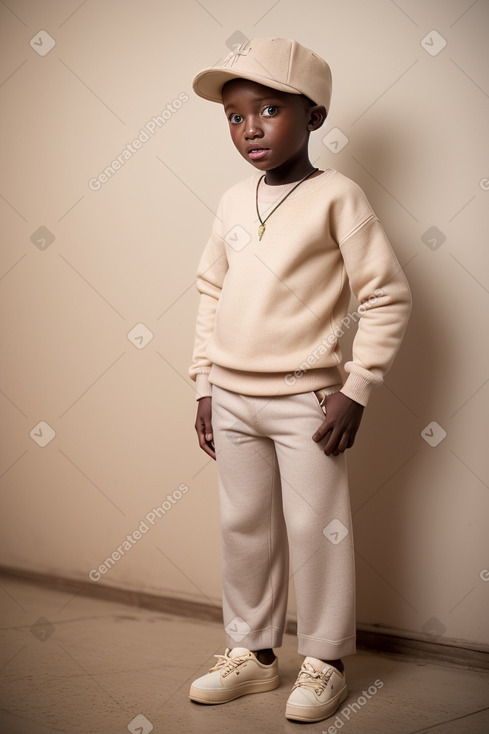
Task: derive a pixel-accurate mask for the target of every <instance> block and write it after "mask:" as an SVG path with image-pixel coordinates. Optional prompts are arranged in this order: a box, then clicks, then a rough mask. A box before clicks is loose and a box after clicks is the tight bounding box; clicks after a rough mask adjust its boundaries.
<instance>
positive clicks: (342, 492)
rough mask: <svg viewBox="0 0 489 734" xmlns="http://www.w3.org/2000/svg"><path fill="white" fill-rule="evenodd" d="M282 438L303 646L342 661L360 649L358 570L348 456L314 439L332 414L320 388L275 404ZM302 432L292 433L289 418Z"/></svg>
mask: <svg viewBox="0 0 489 734" xmlns="http://www.w3.org/2000/svg"><path fill="white" fill-rule="evenodd" d="M274 413H275V415H274V421H275V424H276V425H275V427H273V426H272V425H270V427H269V435H271V436H272V437H273V438H274V441H275V448H276V452H277V459H278V464H279V469H280V474H281V482H282V498H283V506H284V515H285V520H286V526H287V534H288V540H289V546H290V558H291V566H292V575H293V580H294V585H295V590H296V598H297V634H298V650H299V653H301V654H303V655H311V656H313V657H317V658H321V659H325V660H328V659H329V660H334V659H336V658H340V657H342V656H343V655H350V654H352V653H354V652H355V567H354V552H353V539H352V524H351V512H350V500H349V489H348V479H347V470H346V457H345V455H344V454H343V455H340V456H326V455H325V454H324V452H323V448H324V441H323V442H321V443H320V444H316V443H315V442H314V441H312V439H311V437H312V434H313V433H314V432H315V430H316V429H317V428H318V426H319V425H320V423H321V422H322V420H324V415H323V413H322V411H321V408H320V407H319V403H318V401H317V398H316V397H315V395H314V394H313V393H304V394H301V395H292V396H287V397H286V398H281V399H280V400H277V402H276V404H275V408H274ZM285 422H286V423H287V425H288V426H293V427H294V429H293V431H292V430H289V431H287V432H284V430H283V427H284V423H285Z"/></svg>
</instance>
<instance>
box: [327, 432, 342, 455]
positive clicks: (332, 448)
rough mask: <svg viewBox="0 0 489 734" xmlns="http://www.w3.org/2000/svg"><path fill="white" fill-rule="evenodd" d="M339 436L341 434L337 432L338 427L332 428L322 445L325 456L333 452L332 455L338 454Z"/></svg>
mask: <svg viewBox="0 0 489 734" xmlns="http://www.w3.org/2000/svg"><path fill="white" fill-rule="evenodd" d="M341 436H342V434H341V433H340V432H339V430H338V429H333V431H332V432H331V435H330V437H329V439H328V441H327V442H326V445H325V447H324V453H325V454H326V456H330V455H331V454H334V456H338V446H339V443H340V440H341Z"/></svg>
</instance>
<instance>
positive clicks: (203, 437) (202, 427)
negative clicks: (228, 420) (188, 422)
mask: <svg viewBox="0 0 489 734" xmlns="http://www.w3.org/2000/svg"><path fill="white" fill-rule="evenodd" d="M195 430H196V431H197V436H198V439H199V446H200V448H201V449H202V450H203V451H205V453H206V454H208V455H209V456H210V457H211V458H212V459H214V460H215V458H216V450H215V448H214V434H213V432H212V398H211V397H205V398H200V400H199V401H198V407H197V418H196V419H195Z"/></svg>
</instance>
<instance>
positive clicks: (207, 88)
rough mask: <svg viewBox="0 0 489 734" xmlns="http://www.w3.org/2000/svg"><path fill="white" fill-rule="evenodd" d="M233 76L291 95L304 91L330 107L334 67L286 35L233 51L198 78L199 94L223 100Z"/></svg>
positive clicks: (195, 84) (218, 100) (196, 86)
mask: <svg viewBox="0 0 489 734" xmlns="http://www.w3.org/2000/svg"><path fill="white" fill-rule="evenodd" d="M231 79H249V80H250V81H253V82H257V83H258V84H263V85H265V86H266V87H271V88H272V89H278V90H279V91H281V92H289V93H290V94H304V95H305V96H306V97H309V99H311V100H312V101H313V102H315V103H316V104H318V105H324V107H325V108H326V111H328V110H329V103H330V100H331V86H332V80H331V69H330V68H329V66H328V64H327V63H326V61H324V59H322V58H321V57H320V56H318V55H317V54H315V53H314V52H313V51H310V50H309V49H308V48H305V47H304V46H301V44H300V43H298V42H297V41H292V40H290V39H286V38H253V39H252V40H251V41H246V42H245V43H242V44H241V45H240V46H238V47H236V49H235V50H234V51H231V52H230V53H229V54H228V55H227V56H226V58H225V59H224V61H223V62H222V64H220V65H218V66H213V67H211V68H208V69H203V70H202V71H199V73H198V74H197V75H196V76H195V77H194V80H193V84H192V86H193V89H194V92H195V93H196V94H198V95H199V97H203V98H204V99H209V100H210V101H211V102H221V103H222V87H223V85H224V84H225V83H226V82H229V81H230V80H231Z"/></svg>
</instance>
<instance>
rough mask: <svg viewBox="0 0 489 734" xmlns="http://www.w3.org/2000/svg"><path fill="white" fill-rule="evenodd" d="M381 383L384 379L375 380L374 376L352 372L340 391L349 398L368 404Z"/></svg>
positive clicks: (364, 404)
mask: <svg viewBox="0 0 489 734" xmlns="http://www.w3.org/2000/svg"><path fill="white" fill-rule="evenodd" d="M380 384H382V380H380V382H379V381H378V380H374V381H373V380H372V378H370V379H367V378H365V377H363V376H362V375H358V374H356V373H354V372H350V374H349V375H348V377H347V378H346V381H345V384H344V385H343V387H342V388H341V390H340V392H342V393H343V395H346V397H347V398H351V399H352V400H355V402H357V403H360V405H363V406H366V405H367V403H368V401H369V398H370V395H371V394H372V392H373V390H374V389H375V388H376V387H377V386H378V385H380Z"/></svg>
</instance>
